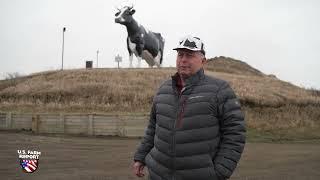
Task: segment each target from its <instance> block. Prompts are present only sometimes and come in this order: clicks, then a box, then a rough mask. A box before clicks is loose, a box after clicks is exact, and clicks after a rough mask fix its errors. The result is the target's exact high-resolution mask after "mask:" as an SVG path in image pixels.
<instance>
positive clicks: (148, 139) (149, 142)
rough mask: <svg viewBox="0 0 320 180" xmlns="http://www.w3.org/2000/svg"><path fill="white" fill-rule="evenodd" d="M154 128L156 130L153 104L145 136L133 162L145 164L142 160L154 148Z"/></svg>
mask: <svg viewBox="0 0 320 180" xmlns="http://www.w3.org/2000/svg"><path fill="white" fill-rule="evenodd" d="M155 128H156V110H155V102H153V105H152V108H151V112H150V118H149V123H148V126H147V128H146V130H145V135H144V137H143V139H142V141H141V143H140V145H139V147H138V149H137V151H136V153H135V155H134V161H140V162H142V163H144V164H145V161H144V159H145V157H146V156H147V154H148V153H149V152H150V150H151V149H152V148H153V146H154V144H153V140H154V134H155Z"/></svg>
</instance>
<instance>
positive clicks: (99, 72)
mask: <svg viewBox="0 0 320 180" xmlns="http://www.w3.org/2000/svg"><path fill="white" fill-rule="evenodd" d="M205 69H206V73H207V74H208V75H210V76H216V77H219V78H222V79H224V80H226V81H228V82H229V83H230V84H231V86H232V87H233V89H234V90H235V92H236V94H237V95H238V97H239V99H240V101H241V104H242V106H243V110H244V112H245V115H246V122H247V126H248V127H249V129H250V131H249V134H250V136H261V134H263V138H265V137H268V134H271V135H272V137H273V138H274V135H275V134H276V136H277V138H278V139H287V138H289V139H290V138H298V139H300V138H302V139H306V138H320V133H319V129H320V122H319V121H320V92H319V91H317V90H308V89H304V88H300V87H298V86H295V85H293V84H291V83H288V82H284V81H281V80H279V79H277V78H276V77H275V76H269V75H265V74H264V73H262V72H260V71H259V70H257V69H254V68H252V67H251V66H249V65H248V64H246V63H244V62H242V61H239V60H234V59H231V58H227V57H216V58H213V59H209V61H208V63H207V65H206V68H205ZM174 72H175V69H174V68H161V69H91V70H86V69H77V70H64V71H49V72H41V73H36V74H32V75H29V76H25V77H20V78H14V79H9V80H2V81H0V111H4V112H6V111H10V112H28V113H30V112H31V113H32V112H82V113H83V112H88V113H112V114H114V113H117V114H147V113H148V112H149V109H150V105H151V101H152V97H153V95H154V93H155V92H156V90H157V88H158V87H159V85H160V84H161V82H163V81H164V80H165V79H168V78H170V76H171V75H172V74H173V73H174Z"/></svg>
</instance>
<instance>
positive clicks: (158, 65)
mask: <svg viewBox="0 0 320 180" xmlns="http://www.w3.org/2000/svg"><path fill="white" fill-rule="evenodd" d="M161 55H162V53H161V51H159V52H158V54H157V56H156V57H155V58H154V61H155V64H156V66H157V67H158V68H159V67H160V66H161V64H160V59H161Z"/></svg>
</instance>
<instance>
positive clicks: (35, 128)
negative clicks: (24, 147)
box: [32, 114, 40, 133]
mask: <svg viewBox="0 0 320 180" xmlns="http://www.w3.org/2000/svg"><path fill="white" fill-rule="evenodd" d="M39 123H40V115H39V114H34V115H32V131H33V132H35V133H39Z"/></svg>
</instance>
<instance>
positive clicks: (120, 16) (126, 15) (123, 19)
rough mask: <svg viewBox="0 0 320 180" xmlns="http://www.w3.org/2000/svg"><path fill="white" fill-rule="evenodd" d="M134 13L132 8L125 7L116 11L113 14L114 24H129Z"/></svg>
mask: <svg viewBox="0 0 320 180" xmlns="http://www.w3.org/2000/svg"><path fill="white" fill-rule="evenodd" d="M135 12H136V10H134V9H133V6H131V7H129V6H125V7H123V8H121V9H118V12H117V13H116V14H115V16H116V18H115V22H116V23H120V24H124V25H125V24H128V23H130V22H131V21H132V20H133V18H132V15H133V14H134V13H135Z"/></svg>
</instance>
